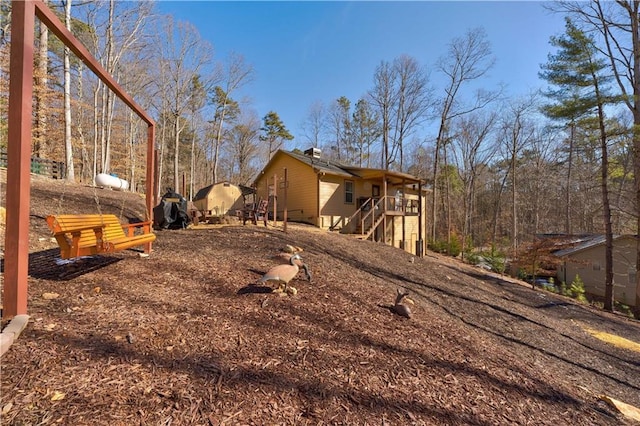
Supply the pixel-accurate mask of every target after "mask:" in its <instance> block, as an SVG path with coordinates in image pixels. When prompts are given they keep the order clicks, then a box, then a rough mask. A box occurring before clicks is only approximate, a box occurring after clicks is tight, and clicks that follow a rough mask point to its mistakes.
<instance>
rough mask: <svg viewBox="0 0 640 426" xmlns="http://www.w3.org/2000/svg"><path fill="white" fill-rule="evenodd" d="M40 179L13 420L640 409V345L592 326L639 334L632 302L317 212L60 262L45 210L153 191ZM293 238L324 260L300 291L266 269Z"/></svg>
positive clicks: (459, 416) (318, 421)
mask: <svg viewBox="0 0 640 426" xmlns="http://www.w3.org/2000/svg"><path fill="white" fill-rule="evenodd" d="M31 192H32V194H31V196H32V199H31V230H32V231H31V236H30V252H31V258H30V267H29V275H30V277H29V314H30V316H31V319H30V321H29V324H28V326H27V328H26V329H25V330H24V331H23V333H22V334H21V335H20V337H19V338H18V340H17V341H16V342H15V343H14V344H13V345H12V346H11V348H10V349H9V351H8V352H7V353H6V354H5V355H4V356H3V357H2V359H1V360H0V362H1V373H2V382H1V388H0V390H1V394H0V410H1V416H2V417H1V422H0V423H2V424H7V425H36V424H65V425H222V424H229V425H325V424H330V425H425V424H427V425H504V424H521V425H556V426H557V425H619V424H634V423H633V422H632V420H629V419H628V418H625V417H623V416H622V415H621V414H620V413H619V412H618V411H616V410H615V409H614V408H613V407H612V406H611V405H609V404H608V403H606V402H605V401H603V399H601V396H603V395H607V396H609V397H612V398H615V399H618V400H621V401H624V402H626V403H628V404H632V405H635V406H640V353H639V352H636V351H633V350H630V349H622V348H618V347H616V346H613V345H610V344H608V343H605V342H603V341H601V340H598V339H596V338H595V337H593V336H592V334H590V333H589V332H588V331H587V330H589V329H595V330H600V331H603V332H607V333H611V334H615V335H618V336H622V337H625V338H626V339H629V340H632V341H635V342H640V324H639V323H638V322H637V321H634V320H631V319H629V318H627V317H625V316H622V315H619V314H609V313H604V312H601V311H599V310H597V309H595V308H593V307H590V306H588V305H581V304H578V303H576V302H574V301H573V300H570V299H567V298H564V297H561V296H558V295H554V294H551V293H548V292H543V291H541V290H534V289H531V288H530V287H527V286H524V285H522V284H521V283H519V282H517V281H515V280H511V279H507V278H506V277H500V276H497V275H495V274H490V273H487V272H485V271H483V270H480V269H477V268H474V267H470V266H467V265H464V264H462V263H460V262H458V261H456V260H454V259H449V258H445V257H441V256H438V255H435V254H433V253H430V252H429V253H428V254H427V256H426V257H424V258H414V257H412V256H411V255H410V254H408V253H405V252H403V251H402V250H399V249H395V248H392V247H388V246H385V245H383V244H379V243H374V242H368V241H358V240H355V239H353V238H351V237H348V236H344V235H339V234H334V233H328V232H323V231H320V230H318V229H316V228H314V227H311V226H307V225H296V224H289V226H288V229H287V232H286V233H285V232H283V229H282V227H281V226H279V227H272V226H269V227H268V228H264V227H263V226H254V225H247V226H242V225H241V224H239V225H235V226H224V227H222V226H216V227H214V226H211V227H206V228H202V229H185V230H163V231H158V232H157V237H158V239H157V241H156V243H154V246H153V248H154V251H153V253H152V254H151V256H150V257H148V258H145V257H141V256H139V253H138V252H136V251H132V250H128V251H124V252H120V253H116V254H113V255H109V256H96V257H93V258H87V259H81V260H78V261H76V262H73V263H63V262H60V261H59V259H58V258H57V256H58V250H57V246H56V245H55V242H52V241H51V238H50V236H49V231H48V228H47V226H46V223H45V222H44V217H45V216H46V215H47V214H52V213H54V214H55V213H62V212H64V213H96V204H95V202H94V196H95V195H98V197H99V199H100V209H101V211H103V212H112V213H115V214H118V215H119V216H120V217H121V218H122V221H123V222H125V221H127V219H132V218H136V217H137V218H142V213H141V212H142V211H143V199H142V198H140V197H139V196H136V195H134V194H130V193H118V192H114V191H107V190H100V189H98V190H95V189H93V188H89V187H86V186H82V185H71V184H66V185H63V184H61V183H60V182H55V181H49V180H47V179H36V178H34V179H33V182H32V191H31ZM61 194H63V196H62V198H61ZM61 199H62V200H63V202H62V203H60V200H61ZM123 200H124V202H123ZM1 237H2V241H4V235H1ZM287 244H291V245H295V246H299V247H301V248H302V249H303V252H302V253H301V255H302V257H303V259H304V261H305V262H306V263H307V264H308V265H309V267H310V269H311V272H312V274H313V280H312V281H311V282H307V281H306V280H305V279H304V275H303V274H302V273H300V275H299V277H298V279H295V280H294V281H292V282H291V285H292V286H293V287H295V288H296V289H297V290H298V293H297V294H296V295H295V296H284V297H283V296H281V295H280V294H279V293H274V292H272V291H271V290H272V288H275V286H271V285H259V284H256V283H257V281H258V279H259V278H260V277H261V276H262V274H264V273H265V272H266V271H267V270H268V269H269V268H271V267H272V266H274V265H275V264H276V262H275V261H274V259H273V258H272V256H273V255H275V254H276V253H278V251H279V250H281V249H282V248H284V247H285V246H286V245H287ZM398 288H402V289H407V290H408V291H409V292H410V297H411V298H412V299H413V300H414V301H415V304H414V305H412V306H411V309H412V311H413V317H412V318H411V319H406V318H402V317H400V316H398V315H395V314H394V313H393V312H392V311H391V309H390V307H391V305H392V302H393V301H394V298H395V294H396V290H397V289H398Z"/></svg>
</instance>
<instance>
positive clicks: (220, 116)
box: [211, 53, 254, 183]
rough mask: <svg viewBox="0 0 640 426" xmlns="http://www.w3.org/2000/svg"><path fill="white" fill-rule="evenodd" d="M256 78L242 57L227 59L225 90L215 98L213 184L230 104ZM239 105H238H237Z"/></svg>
mask: <svg viewBox="0 0 640 426" xmlns="http://www.w3.org/2000/svg"><path fill="white" fill-rule="evenodd" d="M253 77H254V70H253V67H252V66H251V65H249V64H247V63H246V62H245V60H244V57H243V56H242V55H239V54H236V53H232V54H231V55H230V56H229V58H228V59H227V63H226V64H225V65H224V67H223V72H222V77H221V79H222V81H223V86H224V88H221V90H218V91H217V92H216V93H217V96H215V105H216V118H215V120H214V121H215V123H216V125H217V130H216V136H215V151H214V156H213V182H214V183H215V182H217V180H218V156H219V152H220V145H221V143H222V131H223V130H222V129H223V126H224V124H225V117H226V115H227V113H228V111H229V108H228V106H229V104H230V102H231V101H232V99H231V95H232V94H233V93H234V92H235V91H236V90H238V89H239V88H241V87H242V86H244V85H245V84H248V83H250V82H251V81H252V80H253ZM217 79H218V77H217V76H213V77H212V79H211V80H217ZM236 105H237V103H236Z"/></svg>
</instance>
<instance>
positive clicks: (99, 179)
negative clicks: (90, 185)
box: [94, 173, 129, 191]
mask: <svg viewBox="0 0 640 426" xmlns="http://www.w3.org/2000/svg"><path fill="white" fill-rule="evenodd" d="M94 182H95V183H96V185H97V186H101V187H103V188H111V189H115V190H116V191H126V190H127V189H129V182H127V181H126V180H124V179H120V178H118V177H115V176H111V175H108V174H106V173H99V174H97V175H96V177H95V178H94Z"/></svg>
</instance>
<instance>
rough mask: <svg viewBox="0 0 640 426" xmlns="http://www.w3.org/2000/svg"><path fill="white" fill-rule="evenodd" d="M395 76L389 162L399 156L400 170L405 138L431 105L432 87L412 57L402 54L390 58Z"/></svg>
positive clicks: (402, 162) (425, 115)
mask: <svg viewBox="0 0 640 426" xmlns="http://www.w3.org/2000/svg"><path fill="white" fill-rule="evenodd" d="M393 66H394V68H395V70H396V75H397V76H398V79H397V83H398V88H397V104H396V105H394V108H393V109H394V113H393V120H394V124H393V136H392V138H391V139H392V146H393V152H392V155H391V159H392V161H396V158H399V167H398V170H399V171H401V172H402V171H404V141H405V139H407V138H408V137H409V136H410V135H411V134H412V132H413V131H414V129H415V127H416V126H417V125H418V124H420V123H422V122H423V121H424V120H425V119H426V118H427V113H428V111H429V110H430V109H431V108H433V106H434V104H433V89H432V88H431V87H429V80H428V77H427V74H426V71H425V70H424V69H422V67H421V66H420V65H419V64H418V61H416V60H415V59H414V58H412V57H410V56H407V55H402V56H400V57H398V58H396V59H395V60H394V61H393Z"/></svg>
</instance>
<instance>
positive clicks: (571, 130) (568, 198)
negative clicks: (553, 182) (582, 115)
mask: <svg viewBox="0 0 640 426" xmlns="http://www.w3.org/2000/svg"><path fill="white" fill-rule="evenodd" d="M569 126H570V127H569V158H568V160H567V192H566V195H565V197H566V198H565V212H564V215H565V218H564V220H565V225H564V229H565V232H566V233H567V234H568V235H571V202H572V200H571V193H572V190H571V183H572V173H573V144H574V143H575V137H576V136H575V133H576V124H575V123H574V122H573V121H572V122H571V124H569Z"/></svg>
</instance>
